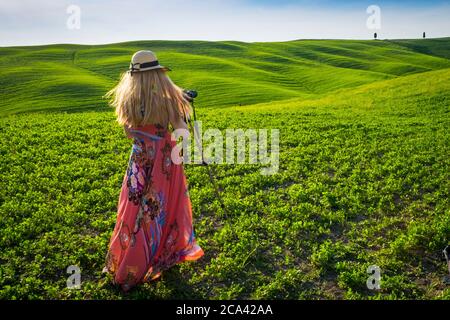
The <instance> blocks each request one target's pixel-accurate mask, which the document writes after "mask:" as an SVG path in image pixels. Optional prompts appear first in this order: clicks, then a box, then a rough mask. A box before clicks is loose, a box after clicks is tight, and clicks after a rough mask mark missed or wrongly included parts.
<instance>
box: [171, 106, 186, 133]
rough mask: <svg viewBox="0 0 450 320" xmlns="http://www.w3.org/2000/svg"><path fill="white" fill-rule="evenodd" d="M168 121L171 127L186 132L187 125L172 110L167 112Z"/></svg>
mask: <svg viewBox="0 0 450 320" xmlns="http://www.w3.org/2000/svg"><path fill="white" fill-rule="evenodd" d="M169 121H170V124H171V125H172V127H173V128H174V129H175V130H176V129H186V130H188V125H187V123H186V122H185V121H184V120H183V118H182V117H181V116H180V115H179V114H178V113H177V112H175V111H174V110H169Z"/></svg>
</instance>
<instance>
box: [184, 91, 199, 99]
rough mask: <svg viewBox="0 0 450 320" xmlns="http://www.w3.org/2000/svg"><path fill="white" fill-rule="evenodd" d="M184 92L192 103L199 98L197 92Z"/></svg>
mask: <svg viewBox="0 0 450 320" xmlns="http://www.w3.org/2000/svg"><path fill="white" fill-rule="evenodd" d="M183 92H184V94H185V96H186V98H187V99H188V100H189V101H191V102H192V101H194V99H195V98H197V96H198V93H197V91H195V90H184V91H183Z"/></svg>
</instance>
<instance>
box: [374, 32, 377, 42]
mask: <svg viewBox="0 0 450 320" xmlns="http://www.w3.org/2000/svg"><path fill="white" fill-rule="evenodd" d="M377 37H378V35H377V33H376V32H375V33H374V34H373V38H374V39H375V40H377Z"/></svg>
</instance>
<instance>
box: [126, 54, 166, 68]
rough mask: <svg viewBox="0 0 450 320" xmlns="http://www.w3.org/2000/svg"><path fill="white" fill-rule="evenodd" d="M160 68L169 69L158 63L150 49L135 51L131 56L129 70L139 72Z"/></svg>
mask: <svg viewBox="0 0 450 320" xmlns="http://www.w3.org/2000/svg"><path fill="white" fill-rule="evenodd" d="M155 69H162V70H164V71H170V69H169V68H167V67H163V66H161V65H160V64H159V61H158V59H157V58H156V55H155V54H154V53H153V52H152V51H150V50H141V51H138V52H136V53H135V54H134V55H133V57H132V58H131V63H130V71H131V72H140V71H148V70H155Z"/></svg>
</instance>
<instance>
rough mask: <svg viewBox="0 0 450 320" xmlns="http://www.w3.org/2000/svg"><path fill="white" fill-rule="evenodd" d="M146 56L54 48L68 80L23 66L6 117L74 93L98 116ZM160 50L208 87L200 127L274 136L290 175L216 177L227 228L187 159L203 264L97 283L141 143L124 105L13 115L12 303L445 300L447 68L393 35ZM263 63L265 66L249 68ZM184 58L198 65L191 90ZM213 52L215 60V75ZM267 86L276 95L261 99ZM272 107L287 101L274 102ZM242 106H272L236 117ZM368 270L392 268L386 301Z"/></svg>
mask: <svg viewBox="0 0 450 320" xmlns="http://www.w3.org/2000/svg"><path fill="white" fill-rule="evenodd" d="M158 45H159V47H158ZM142 46H143V44H141V43H128V44H120V45H115V46H114V49H113V48H112V47H111V46H104V47H94V48H91V50H89V49H88V48H87V47H84V48H82V47H78V46H76V47H74V46H55V47H53V48H52V50H53V53H52V54H53V57H54V58H53V62H52V63H54V64H56V65H60V66H61V69H59V70H60V71H62V70H65V71H67V72H70V73H68V75H70V76H68V77H67V76H66V77H64V76H62V74H63V72H61V73H59V71H58V72H56V71H55V74H52V75H50V74H46V75H45V77H44V75H39V74H36V73H31V72H30V71H29V69H28V71H26V72H25V69H24V70H22V71H20V72H21V73H23V74H27V76H28V78H26V77H24V79H27V81H29V83H34V84H35V86H32V91H31V92H28V93H27V94H30V95H29V96H27V98H26V99H25V98H23V99H22V100H23V101H21V99H20V98H18V97H16V96H15V95H14V94H12V92H10V90H9V89H8V91H2V98H3V96H5V95H6V96H7V98H8V99H10V101H14V102H15V103H18V106H17V107H14V106H13V105H11V104H8V106H9V108H10V109H9V110H10V111H20V110H25V108H31V107H32V104H33V103H32V102H33V101H34V100H31V97H32V94H34V95H35V97H34V99H36V101H37V102H36V105H34V106H33V107H39V108H47V107H48V108H50V107H52V105H51V103H53V102H55V101H56V102H58V103H61V104H65V107H67V108H69V109H70V108H72V107H74V106H73V105H72V103H74V101H77V99H78V98H77V96H76V95H78V97H82V96H84V97H85V99H86V100H84V101H83V103H86V105H82V104H81V102H80V104H79V106H80V107H83V106H86V107H88V106H89V101H90V100H89V99H92V101H94V102H96V103H99V105H101V104H100V102H99V100H98V98H95V97H94V96H95V92H97V93H100V92H102V90H103V89H102V85H103V84H104V85H105V87H107V85H106V84H107V83H108V81H112V80H113V78H114V77H115V76H116V74H117V72H118V71H119V70H120V69H121V68H122V67H121V64H126V62H127V60H128V55H129V53H130V52H132V51H134V50H135V49H136V48H137V47H142ZM208 46H209V47H208ZM151 47H152V48H155V47H156V48H157V49H158V51H160V52H162V54H161V60H162V61H163V62H167V63H168V64H171V65H173V67H174V69H175V70H177V71H176V72H174V77H176V76H179V77H180V79H179V80H180V82H184V83H185V85H186V86H195V87H200V88H201V89H202V91H201V94H202V96H203V99H204V100H203V101H204V104H200V106H205V105H207V106H209V108H201V107H200V108H199V109H198V112H199V117H200V118H201V119H202V120H203V121H204V123H203V124H204V126H205V127H215V128H219V129H221V130H225V128H230V127H231V128H233V127H236V128H279V129H280V130H281V132H280V139H281V145H280V151H281V155H280V171H279V173H278V174H276V175H273V176H262V175H261V174H260V173H259V167H258V166H253V165H240V166H237V165H223V166H218V167H217V177H218V180H219V184H220V186H221V187H222V188H223V190H224V197H225V203H226V206H227V208H228V211H229V212H230V220H231V223H232V229H231V228H230V226H229V225H228V224H227V223H226V221H224V219H223V217H222V216H221V214H220V212H221V211H220V206H219V203H218V201H217V199H215V197H214V192H213V190H212V187H211V185H210V184H209V183H208V182H207V181H208V176H207V172H206V171H205V168H203V167H197V166H193V165H188V166H186V172H187V176H188V180H189V186H190V195H191V199H192V202H193V210H194V219H195V226H196V233H197V236H198V238H199V241H200V244H201V246H202V247H203V248H204V250H205V252H206V255H205V257H204V258H202V259H201V260H199V261H198V262H196V263H187V264H183V265H179V266H176V267H174V268H173V269H171V270H169V271H168V272H166V273H165V274H164V275H163V277H162V279H161V280H160V281H158V282H156V283H152V284H146V285H144V286H140V287H138V288H137V289H136V290H134V291H132V292H131V293H130V294H128V295H124V294H122V293H121V292H120V291H118V290H117V289H115V288H114V287H113V286H112V285H111V284H110V280H109V279H107V278H105V277H104V276H102V275H101V273H100V272H101V269H102V267H103V262H104V255H105V253H106V249H107V242H108V240H109V236H110V234H111V231H112V228H113V226H114V223H115V214H116V205H117V199H118V194H119V191H120V190H119V188H120V184H121V182H122V177H123V174H124V170H125V168H126V165H127V157H128V155H129V150H130V149H129V148H130V141H129V140H127V139H126V138H125V137H124V135H123V133H122V130H121V129H120V128H119V127H118V126H117V124H116V123H115V119H114V116H113V114H112V112H79V113H56V112H55V113H40V114H33V115H30V114H17V115H9V116H3V117H2V118H1V119H0V155H1V157H0V170H1V172H2V179H1V181H0V216H1V219H0V261H1V263H0V268H1V269H0V272H1V275H2V276H1V277H0V298H3V299H5V298H86V299H92V298H96V299H104V298H117V299H121V298H291V299H297V298H303V299H317V298H331V299H339V298H357V299H358V298H369V299H396V298H400V299H405V298H428V299H434V298H446V299H449V298H450V289H449V287H448V286H445V285H443V284H442V282H441V277H442V276H443V275H444V274H445V273H446V268H445V265H444V263H442V262H441V261H440V250H441V249H442V248H443V247H444V246H445V245H446V244H448V242H449V241H450V218H449V217H450V209H449V208H450V204H449V200H448V199H449V196H450V194H449V190H450V182H449V181H450V179H449V172H450V171H449V169H450V161H449V156H448V155H449V154H450V135H449V131H448V127H449V125H450V113H449V110H450V108H449V106H450V94H449V92H450V69H448V68H447V69H442V68H444V67H445V66H448V65H447V64H448V61H447V60H445V59H443V58H436V57H432V56H425V55H423V54H418V53H415V52H414V51H411V49H406V48H401V47H399V46H398V45H396V44H390V43H386V42H361V41H344V42H339V41H329V42H320V41H304V42H303V41H299V42H292V43H282V44H251V45H250V44H242V43H215V44H212V43H192V47H185V48H184V49H183V51H184V52H181V50H179V44H178V43H171V42H161V43H159V44H158V43H152V46H151ZM262 48H265V49H264V50H265V51H264V50H263V49H262ZM4 50H6V52H5V51H3V53H2V55H3V58H2V59H6V60H8V59H12V56H13V55H14V56H17V57H18V56H20V55H23V59H25V60H26V59H31V56H33V55H35V57H39V56H41V57H42V59H43V60H44V61H42V62H40V64H38V65H39V66H40V68H42V69H41V70H44V69H45V68H46V67H50V66H49V65H47V63H49V62H48V55H49V54H50V53H49V50H50V48H49V47H45V48H34V49H33V50H31V51H30V50H26V49H23V48H17V49H4ZM8 50H9V51H8ZM102 50H103V51H102ZM233 50H234V51H233ZM368 51H370V52H372V55H367V54H366V53H367V52H368ZM69 52H72V53H73V52H76V53H75V54H73V55H71V54H70V53H69ZM113 52H115V53H116V55H115V57H111V55H112V53H113ZM206 52H207V53H208V54H206ZM236 52H237V54H236ZM256 52H258V53H259V58H250V57H251V56H253V57H255V56H257V54H256ZM276 52H278V53H279V56H276V54H275V53H276ZM74 57H75V59H74ZM188 57H189V58H190V60H189V61H190V62H191V65H192V66H195V68H193V69H195V72H192V76H191V77H189V78H186V79H184V78H182V76H181V75H183V76H186V75H188V70H190V68H191V66H189V67H188V66H184V65H182V63H184V62H185V61H187V58H188ZM202 57H203V58H204V59H205V60H204V61H208V62H211V63H212V62H215V63H216V64H211V65H212V66H211V70H215V71H214V72H212V71H211V70H208V69H209V68H208V67H207V65H209V64H202V63H201V61H202V59H203V58H202ZM235 57H237V58H235ZM350 57H352V58H350ZM371 57H372V58H371ZM270 59H272V60H270ZM277 59H279V60H277ZM26 61H31V60H26ZM35 61H36V59H35ZM72 61H74V63H72ZM377 61H378V62H377ZM383 61H386V64H384V63H383ZM94 62H95V63H94ZM2 63H5V60H3V62H2ZM349 64H353V65H352V66H353V67H352V68H350V66H349ZM100 65H104V66H105V68H103V69H101V68H100V67H99V66H100ZM338 65H340V66H338ZM241 66H245V68H241ZM268 66H272V67H273V68H274V70H276V69H275V68H279V69H278V70H279V71H283V72H280V73H275V72H272V71H271V70H270V68H267V67H268ZM287 66H289V67H287ZM222 67H223V68H224V71H223V72H224V73H225V74H227V77H223V74H224V73H223V72H219V71H218V69H217V68H222ZM24 68H25V66H24ZM27 68H29V66H27ZM202 68H203V69H202ZM432 69H442V70H436V71H427V70H432ZM2 70H3V71H2V72H4V70H5V67H4V65H3V64H2ZM289 70H291V71H289ZM314 70H316V72H314ZM331 70H332V71H331ZM401 70H403V71H402V72H403V73H400V71H401ZM288 71H289V72H291V73H289V72H288ZM328 71H329V73H327V72H328ZM425 71H426V72H425ZM18 72H19V71H18ZM27 72H29V73H27ZM42 72H44V71H42ZM411 73H413V74H411ZM407 74H409V75H407ZM72 75H74V76H79V78H78V79H82V81H81V82H82V83H84V84H85V85H87V84H88V83H92V84H98V87H97V86H92V87H91V86H89V88H90V90H94V91H95V90H96V91H95V92H90V93H91V94H92V96H89V95H87V94H85V92H84V91H80V92H74V90H72V89H71V87H70V86H71V85H73V83H72V79H74V78H73V77H72ZM211 75H212V77H211ZM233 75H234V76H235V78H233V77H232V76H233ZM243 75H245V77H243ZM399 75H402V76H401V77H399ZM266 76H267V78H266ZM270 77H272V78H270ZM276 77H286V78H285V79H286V82H282V81H280V82H276V81H275V80H274V79H276ZM296 77H298V79H301V81H297V80H296V79H297V78H296ZM47 78H49V79H52V81H50V80H48V81H44V80H45V79H47ZM247 78H248V80H247ZM0 79H1V81H2V82H3V84H2V88H4V87H3V85H6V86H7V88H12V87H8V85H10V86H17V85H18V84H19V83H21V84H22V85H24V83H25V81H19V78H18V75H16V76H13V75H12V74H9V78H8V76H7V75H5V73H2V74H1V75H0ZM5 79H8V81H6V80H5ZM205 79H208V81H207V82H206V81H205ZM243 79H246V80H245V81H244V80H243ZM267 79H271V80H270V81H269V80H267ZM279 79H280V78H279ZM318 79H320V81H319V80H318ZM383 79H387V80H385V81H382V80H383ZM291 80H296V81H291ZM246 81H248V83H249V84H248V86H246V85H245V84H246ZM38 84H39V87H38V86H37V85H38ZM238 84H239V85H238ZM224 85H226V86H227V88H228V89H229V90H228V91H227V90H222V88H223V86H224ZM357 85H358V87H355V86H357ZM219 86H220V87H219ZM267 87H270V88H271V90H272V91H269V92H267V91H266V90H261V89H263V88H264V89H266V88H267ZM49 88H53V89H51V90H49ZM56 88H64V90H66V91H64V90H62V91H60V92H63V93H62V94H63V95H62V96H61V97H64V99H61V97H58V96H57V92H58V91H57V90H55V89H56ZM82 88H83V87H82V86H81V85H80V87H79V89H80V90H82ZM207 89H208V90H210V89H211V90H212V89H214V90H213V92H214V94H211V93H208V91H207ZM249 89H251V90H250V91H251V92H249ZM256 89H258V90H256ZM33 90H34V91H33ZM40 90H47V91H46V92H49V93H50V92H51V93H53V94H54V95H50V97H49V99H52V100H49V102H45V100H44V96H41V95H40V93H39V92H40ZM233 90H234V91H233ZM254 90H255V91H254ZM64 92H66V93H71V94H73V96H71V95H70V94H64ZM233 92H235V93H239V95H237V96H236V95H235V94H232V93H233ZM291 92H295V94H294V93H292V95H291V94H290V93H291ZM269 93H272V94H269ZM277 95H279V96H277ZM296 96H298V97H296ZM277 97H279V98H281V97H283V98H291V99H289V100H285V101H278V102H272V103H267V101H269V100H271V99H276V98H277ZM299 97H300V98H299ZM237 98H240V99H242V101H246V102H247V103H250V102H251V101H255V102H265V103H259V104H256V105H246V106H242V107H239V106H237V107H224V106H226V105H227V104H235V103H236V100H233V99H237ZM244 98H245V99H244ZM11 99H12V100H11ZM14 99H16V100H14ZM27 99H30V100H27ZM39 99H41V100H39ZM229 99H230V100H229ZM1 100H2V101H1V103H2V104H3V107H2V108H3V109H2V110H5V108H6V104H5V103H6V102H5V100H4V99H1ZM63 100H64V101H63ZM50 102H51V103H50ZM21 103H22V104H21ZM215 105H218V106H217V107H215ZM59 106H62V105H59ZM219 106H220V107H219ZM54 107H57V106H54ZM74 264H75V265H79V266H80V267H81V269H82V281H83V285H82V289H81V290H72V291H70V290H68V289H65V286H66V278H67V276H68V275H67V274H66V273H65V270H66V268H67V266H69V265H74ZM370 265H378V266H379V267H380V268H381V275H382V283H381V288H382V289H381V290H380V291H378V292H376V291H370V290H368V289H367V287H366V280H367V277H368V274H367V273H366V270H367V267H368V266H370Z"/></svg>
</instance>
